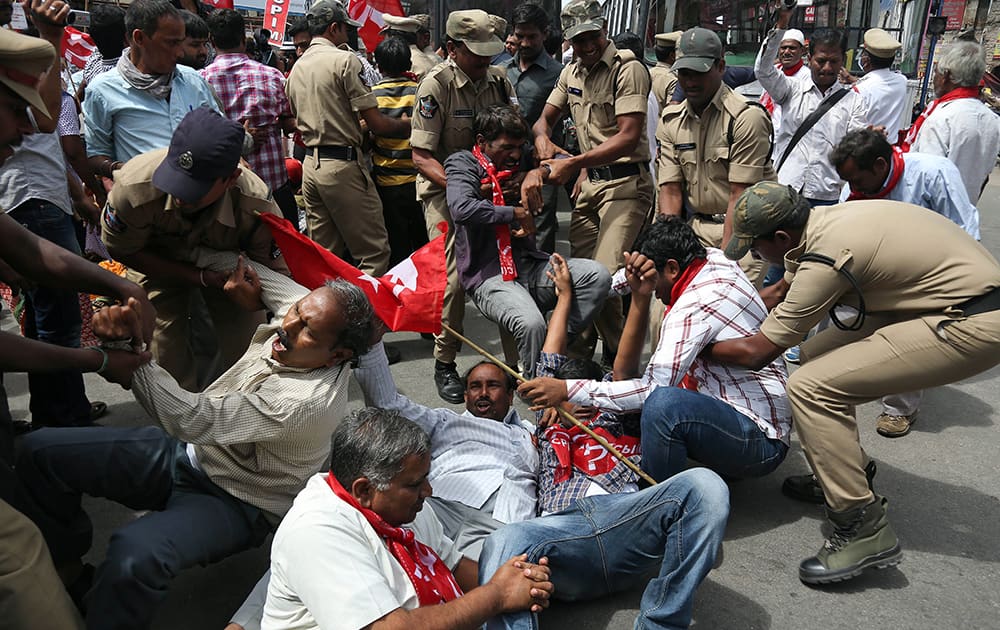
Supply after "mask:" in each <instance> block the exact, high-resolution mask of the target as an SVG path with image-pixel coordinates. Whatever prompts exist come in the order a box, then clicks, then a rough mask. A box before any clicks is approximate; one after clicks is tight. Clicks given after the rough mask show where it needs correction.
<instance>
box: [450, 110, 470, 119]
mask: <svg viewBox="0 0 1000 630" xmlns="http://www.w3.org/2000/svg"><path fill="white" fill-rule="evenodd" d="M475 115H476V112H475V110H472V109H456V110H455V113H454V114H452V116H454V117H455V118H472V117H474V116H475Z"/></svg>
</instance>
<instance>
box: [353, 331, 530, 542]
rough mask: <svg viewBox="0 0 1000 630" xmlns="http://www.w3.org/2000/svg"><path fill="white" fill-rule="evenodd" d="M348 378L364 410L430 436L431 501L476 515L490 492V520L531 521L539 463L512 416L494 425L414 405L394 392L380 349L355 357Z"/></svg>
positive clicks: (524, 428) (526, 428)
mask: <svg viewBox="0 0 1000 630" xmlns="http://www.w3.org/2000/svg"><path fill="white" fill-rule="evenodd" d="M354 376H355V378H357V380H358V384H359V385H361V390H362V391H363V392H364V393H365V404H367V405H369V406H372V407H378V408H380V409H391V410H395V411H398V412H399V413H400V414H402V416H403V417H404V418H407V419H409V420H412V421H413V422H416V423H417V424H418V425H420V428H422V429H423V430H424V431H426V432H427V435H429V436H430V438H431V474H430V476H429V477H428V481H430V483H431V486H432V487H433V488H434V495H435V496H437V497H439V498H442V499H446V500H448V501H458V502H459V503H462V504H464V505H467V506H469V507H471V508H474V509H477V510H478V509H480V508H481V507H483V505H484V504H485V503H486V501H487V500H488V499H489V498H490V496H492V495H493V493H494V492H496V493H497V499H496V504H495V506H494V508H493V518H494V519H496V520H498V521H500V522H501V523H516V522H519V521H523V520H527V519H529V518H533V517H534V516H535V506H536V503H537V497H538V490H537V482H536V478H537V475H538V467H539V459H538V451H537V450H535V445H534V443H533V442H532V440H531V436H532V433H533V431H534V426H533V425H532V424H531V423H529V422H526V421H524V420H521V419H520V417H518V415H517V411H516V410H514V409H513V408H512V409H511V410H510V411H509V412H508V413H507V416H506V417H505V418H504V419H503V421H502V422H498V421H496V420H490V419H489V418H477V417H475V416H473V415H472V414H470V413H469V412H468V411H466V412H464V413H462V414H458V413H455V412H454V411H452V410H451V409H441V408H438V409H431V408H430V407H425V406H423V405H420V404H417V403H415V402H413V401H412V400H410V399H409V398H407V397H406V396H404V395H402V394H400V393H399V392H398V391H397V390H396V384H395V382H393V380H392V372H390V371H389V362H388V361H387V360H386V358H385V350H384V348H383V346H382V344H381V343H379V344H376V345H375V346H374V347H373V348H372V349H371V351H369V352H367V353H366V354H364V355H362V356H361V358H360V359H359V361H358V367H357V368H356V369H355V370H354Z"/></svg>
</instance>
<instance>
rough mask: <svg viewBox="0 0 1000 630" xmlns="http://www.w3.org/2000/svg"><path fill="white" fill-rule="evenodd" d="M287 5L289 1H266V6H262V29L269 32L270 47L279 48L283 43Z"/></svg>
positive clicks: (286, 20)
mask: <svg viewBox="0 0 1000 630" xmlns="http://www.w3.org/2000/svg"><path fill="white" fill-rule="evenodd" d="M230 1H231V0H230ZM289 4H291V0H267V4H265V5H264V28H266V29H267V30H269V31H271V37H270V39H269V40H268V41H269V42H270V44H271V45H272V46H281V43H282V42H284V41H285V24H286V23H287V22H288V5H289Z"/></svg>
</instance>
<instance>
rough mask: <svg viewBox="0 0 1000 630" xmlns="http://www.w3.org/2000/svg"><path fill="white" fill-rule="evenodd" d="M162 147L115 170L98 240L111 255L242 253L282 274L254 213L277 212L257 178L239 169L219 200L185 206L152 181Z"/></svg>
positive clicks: (186, 257) (183, 257) (179, 257)
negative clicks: (202, 249)
mask: <svg viewBox="0 0 1000 630" xmlns="http://www.w3.org/2000/svg"><path fill="white" fill-rule="evenodd" d="M166 157H167V149H157V150H156V151H150V152H149V153H143V154H142V155H139V156H136V157H134V158H132V159H131V160H129V161H128V162H126V163H125V166H124V167H122V169H121V170H120V171H118V172H117V173H116V174H115V185H114V188H112V189H111V194H110V195H109V196H108V203H107V205H106V206H105V207H104V211H103V212H102V213H101V239H102V240H103V241H104V244H105V245H107V247H108V249H109V250H111V252H112V254H133V253H136V252H139V251H149V252H152V253H155V254H157V255H159V256H163V257H164V258H168V259H170V260H176V261H181V262H187V263H191V262H193V261H194V254H193V252H194V250H195V248H196V247H199V246H201V247H209V248H212V249H217V250H222V251H231V252H235V251H245V252H246V253H247V255H248V256H249V257H250V258H251V259H252V260H255V261H257V262H259V263H262V264H265V265H267V266H269V267H271V268H272V269H275V270H278V271H282V272H285V273H287V271H288V269H287V267H286V266H285V261H284V258H282V257H281V253H280V252H279V251H278V249H277V248H276V247H275V246H274V241H273V240H272V238H271V232H270V230H268V229H267V227H265V226H264V224H263V223H261V222H260V219H259V218H257V216H256V214H255V212H269V213H271V214H274V215H277V216H279V217H280V216H281V210H280V209H279V208H278V206H277V204H275V203H274V200H273V199H272V198H271V191H270V189H269V188H268V187H267V184H265V183H264V182H263V181H262V180H261V179H260V178H259V177H257V176H256V175H254V174H253V173H251V172H250V171H249V170H247V169H243V172H242V173H241V174H240V177H239V179H237V180H236V183H235V184H234V185H233V187H232V188H230V189H229V190H227V191H226V193H225V194H223V195H222V198H221V199H219V200H218V201H217V202H215V203H214V204H213V205H211V206H209V207H208V208H204V209H199V210H187V209H184V210H182V209H180V208H178V207H177V203H176V200H175V199H174V198H173V197H171V196H170V195H168V194H167V193H165V192H163V191H162V190H158V189H157V188H156V187H155V186H154V185H153V181H152V179H153V171H155V170H156V167H158V166H159V165H160V163H161V162H162V161H163V160H164V159H166Z"/></svg>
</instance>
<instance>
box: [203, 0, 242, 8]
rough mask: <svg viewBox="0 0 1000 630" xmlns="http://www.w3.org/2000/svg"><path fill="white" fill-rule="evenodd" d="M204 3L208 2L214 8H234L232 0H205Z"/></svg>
mask: <svg viewBox="0 0 1000 630" xmlns="http://www.w3.org/2000/svg"><path fill="white" fill-rule="evenodd" d="M205 4H210V5H212V6H213V7H215V8H216V9H235V8H236V7H234V6H233V0H205Z"/></svg>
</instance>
